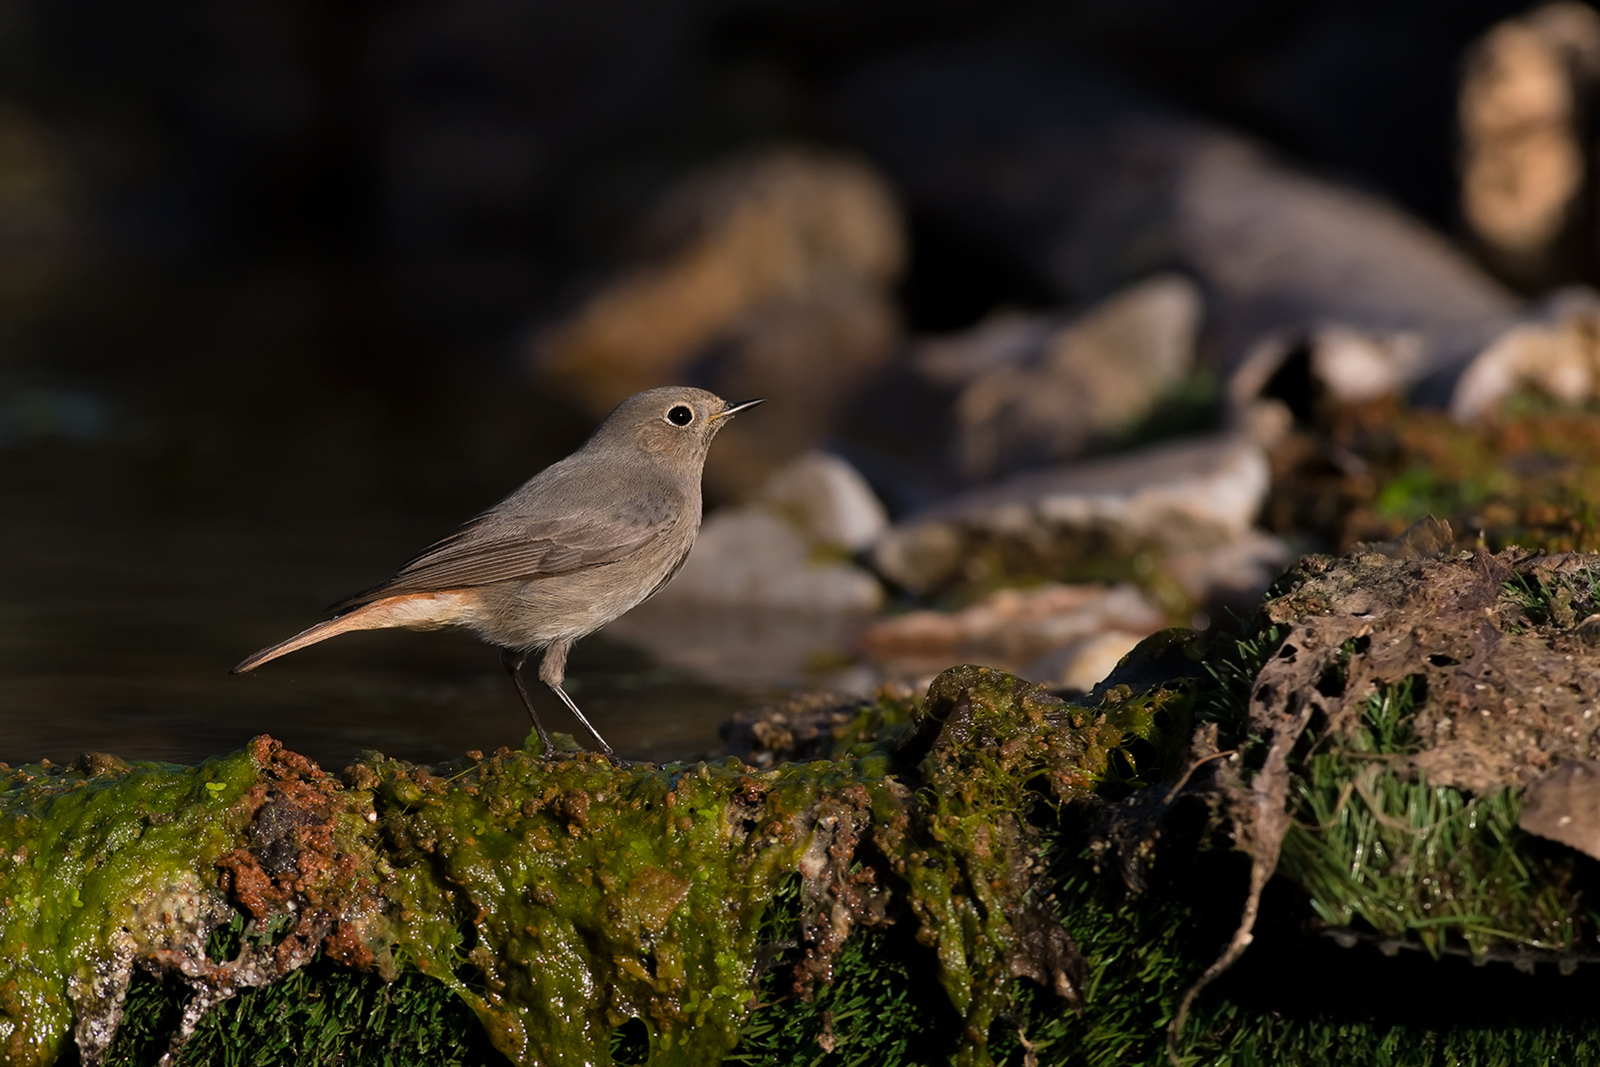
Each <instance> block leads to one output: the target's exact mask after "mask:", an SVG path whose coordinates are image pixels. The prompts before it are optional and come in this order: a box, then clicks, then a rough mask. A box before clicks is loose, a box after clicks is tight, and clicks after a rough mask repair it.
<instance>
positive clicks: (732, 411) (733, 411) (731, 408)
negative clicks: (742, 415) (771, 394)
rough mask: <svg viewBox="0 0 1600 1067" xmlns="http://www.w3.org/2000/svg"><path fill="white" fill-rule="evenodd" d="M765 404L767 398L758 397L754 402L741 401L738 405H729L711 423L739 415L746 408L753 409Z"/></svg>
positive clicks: (713, 417)
mask: <svg viewBox="0 0 1600 1067" xmlns="http://www.w3.org/2000/svg"><path fill="white" fill-rule="evenodd" d="M765 402H766V398H765V397H757V398H756V399H754V400H741V401H739V402H738V403H737V404H729V405H728V406H727V407H725V408H723V409H722V410H721V411H719V412H717V413H716V414H715V415H713V416H711V421H712V422H716V421H717V420H718V419H725V418H727V417H728V416H729V415H737V414H738V413H739V412H741V411H743V410H744V409H745V408H753V407H755V406H756V405H757V404H762V403H765Z"/></svg>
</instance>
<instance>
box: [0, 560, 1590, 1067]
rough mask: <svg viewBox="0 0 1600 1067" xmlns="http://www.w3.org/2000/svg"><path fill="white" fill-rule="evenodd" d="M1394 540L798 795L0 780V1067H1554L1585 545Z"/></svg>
mask: <svg viewBox="0 0 1600 1067" xmlns="http://www.w3.org/2000/svg"><path fill="white" fill-rule="evenodd" d="M1385 551H1387V552H1388V553H1389V554H1387V555H1386V554H1384V552H1375V551H1367V552H1364V553H1359V554H1354V555H1351V556H1348V557H1344V558H1341V559H1332V558H1328V557H1311V558H1308V559H1307V560H1306V561H1304V562H1303V563H1302V564H1301V565H1300V566H1299V567H1297V568H1296V570H1294V571H1293V572H1291V574H1290V575H1288V576H1286V578H1285V579H1284V580H1283V581H1282V582H1281V583H1280V584H1279V586H1278V587H1277V588H1275V589H1274V591H1273V592H1272V593H1271V594H1270V595H1269V597H1268V599H1267V600H1266V602H1265V603H1264V604H1263V606H1262V610H1261V612H1260V614H1259V616H1258V617H1257V618H1256V619H1255V620H1254V621H1252V622H1251V623H1250V624H1249V625H1247V626H1246V627H1245V629H1244V631H1243V632H1242V633H1238V634H1234V635H1232V636H1216V637H1213V638H1211V639H1210V640H1209V641H1208V642H1207V641H1201V640H1200V639H1198V638H1197V637H1196V636H1195V635H1193V634H1189V633H1187V632H1184V631H1168V632H1166V633H1163V634H1160V635H1157V636H1156V637H1154V638H1152V639H1150V640H1149V641H1147V642H1146V643H1145V644H1144V645H1142V646H1141V647H1140V648H1139V649H1138V650H1136V651H1135V653H1133V654H1132V655H1131V656H1130V657H1129V658H1128V659H1127V660H1126V661H1124V663H1123V664H1122V666H1121V667H1119V669H1118V671H1117V672H1115V673H1114V675H1113V677H1112V678H1110V679H1108V681H1107V683H1105V684H1104V685H1103V686H1102V687H1101V688H1100V689H1099V690H1097V692H1096V693H1094V694H1092V695H1091V696H1090V697H1087V698H1082V699H1079V700H1077V701H1076V702H1069V701H1067V700H1063V699H1061V698H1059V697H1056V696H1053V695H1051V694H1050V693H1048V692H1046V691H1044V690H1042V689H1040V688H1039V687H1037V686H1033V685H1030V684H1028V683H1026V682H1023V681H1021V680H1019V679H1016V678H1014V677H1012V676H1009V675H1006V674H1003V673H1001V672H997V671H992V670H988V669H985V668H980V667H961V668H954V669H952V670H951V671H947V672H946V673H945V674H943V675H941V676H940V677H939V678H938V679H937V680H936V681H935V682H934V684H933V686H932V687H931V688H930V690H929V692H928V693H927V694H926V695H925V696H924V697H920V698H918V699H915V700H893V699H888V698H884V699H881V700H879V701H876V702H870V703H865V704H856V705H845V706H835V707H833V708H831V709H830V708H811V709H810V710H809V711H808V712H807V714H814V715H815V716H816V718H815V719H814V721H812V724H811V726H809V727H807V728H805V729H799V728H797V727H796V720H795V718H794V717H793V716H791V717H789V718H786V719H785V720H784V723H783V729H782V730H777V729H774V730H773V731H768V732H767V733H766V736H768V737H769V738H781V737H783V736H788V737H790V738H791V739H796V740H797V743H802V742H803V744H804V745H805V746H807V748H808V750H809V752H810V754H812V755H813V756H816V757H818V758H814V759H811V760H810V761H808V762H803V763H795V762H788V763H785V762H777V761H774V762H773V764H772V765H770V766H768V767H765V768H762V769H757V768H755V767H752V766H750V765H749V764H746V763H743V762H741V761H739V760H737V759H729V760H726V761H723V762H720V763H696V764H674V765H666V766H662V767H636V768H628V769H618V768H613V767H612V766H610V765H609V764H607V763H605V762H603V761H601V760H599V759H596V758H590V757H586V756H577V757H574V758H572V759H569V760H564V761H558V762H546V761H544V760H541V759H538V758H535V757H533V756H531V755H530V754H528V753H524V752H511V751H507V750H502V751H500V752H498V753H495V754H494V755H492V756H490V757H488V758H469V759H463V760H460V761H457V762H455V763H452V764H449V765H446V766H440V767H422V766H417V765H413V764H409V763H405V762H403V761H399V760H392V759H387V758H385V757H382V756H379V755H376V754H369V755H367V756H364V757H362V758H361V759H360V760H358V761H357V762H356V763H355V764H353V765H352V766H351V767H350V768H348V769H347V770H346V771H345V772H344V773H343V774H342V775H340V776H338V777H334V776H330V775H327V774H325V773H323V772H322V771H321V770H320V769H318V768H317V767H315V766H314V765H313V764H311V763H310V762H309V761H307V760H305V759H303V758H302V757H299V756H296V755H294V754H293V753H289V752H286V751H284V750H283V749H282V748H281V746H278V745H277V744H276V743H275V742H272V741H271V740H270V739H266V738H260V739H257V741H256V742H254V743H252V745H251V746H250V747H249V748H247V749H246V750H245V751H242V752H240V753H236V754H234V755H232V756H228V757H223V758H221V759H217V760H212V761H208V762H207V763H205V764H202V765H200V766H198V767H172V766H167V765H158V764H133V765H130V764H126V763H123V762H121V761H119V760H116V759H113V758H110V757H86V758H85V759H83V760H80V761H79V762H78V763H76V764H74V765H72V766H70V767H59V766H30V767H23V768H7V769H3V770H0V786H3V789H0V846H3V848H0V899H3V900H4V902H5V911H4V913H3V915H0V950H3V951H0V1041H4V1045H3V1049H4V1057H5V1061H6V1062H7V1063H16V1064H45V1063H50V1062H54V1061H56V1060H57V1059H58V1058H60V1057H62V1056H68V1057H70V1056H71V1055H72V1054H73V1053H74V1051H75V1052H76V1053H77V1055H78V1056H79V1057H80V1059H81V1060H82V1061H83V1062H90V1063H92V1062H109V1063H118V1064H136V1063H137V1064H143V1063H153V1062H155V1060H156V1059H157V1058H159V1057H160V1056H161V1055H162V1054H163V1053H164V1052H166V1051H168V1049H169V1043H170V1042H171V1041H172V1039H173V1038H177V1044H176V1045H175V1046H172V1049H171V1062H175V1063H193V1064H198V1063H240V1064H246V1063H252V1064H253V1063H269V1062H274V1063H275V1062H285V1061H290V1060H293V1061H296V1062H302V1063H329V1064H331V1063H341V1064H357V1063H360V1064H368V1063H370V1064H379V1063H410V1062H439V1063H461V1064H469V1063H470V1064H488V1063H496V1062H505V1061H506V1060H510V1061H512V1062H519V1063H540V1064H545V1063H578V1062H582V1063H608V1062H615V1063H628V1064H639V1063H653V1064H674V1063H677V1064H714V1063H717V1062H721V1061H724V1060H727V1061H729V1062H741V1063H752V1064H753V1063H761V1064H769V1063H771V1064H776V1063H785V1064H788V1063H792V1064H800V1063H806V1064H846V1063H875V1064H876V1063H882V1064H934V1063H946V1062H952V1061H954V1062H961V1063H983V1062H1006V1063H1017V1064H1025V1063H1039V1064H1049V1063H1059V1064H1111V1063H1118V1064H1122V1063H1160V1062H1164V1061H1166V1060H1167V1057H1168V1055H1169V1040H1170V1043H1171V1045H1170V1054H1171V1055H1173V1056H1176V1057H1177V1059H1178V1060H1179V1061H1180V1062H1196V1063H1197V1062H1239V1063H1284V1062H1308V1061H1315V1060H1317V1059H1319V1058H1320V1059H1327V1058H1328V1057H1329V1056H1330V1055H1332V1052H1331V1050H1334V1049H1337V1050H1338V1054H1339V1058H1340V1059H1341V1061H1342V1062H1351V1063H1359V1062H1371V1063H1375V1064H1379V1063H1381V1064H1401V1063H1406V1064H1409V1063H1417V1064H1430V1065H1431V1064H1435V1063H1440V1062H1444V1063H1452V1062H1461V1063H1466V1062H1507V1063H1513V1062H1529V1061H1532V1060H1536V1059H1540V1058H1544V1059H1547V1060H1549V1059H1551V1058H1558V1059H1561V1060H1563V1061H1567V1062H1579V1061H1581V1060H1582V1058H1583V1057H1584V1056H1585V1055H1592V1052H1593V1050H1595V1049H1600V1026H1594V1025H1591V1024H1589V1023H1588V1022H1586V1021H1584V1020H1585V1019H1587V1017H1588V1013H1587V1012H1580V1011H1579V1010H1578V1009H1577V1007H1575V1006H1577V1005H1581V1004H1583V1003H1585V1002H1592V999H1593V996H1594V994H1595V993H1596V992H1600V989H1596V988H1595V985H1596V980H1595V979H1594V978H1593V977H1590V976H1588V975H1587V973H1586V972H1585V971H1583V970H1580V971H1579V972H1578V973H1577V974H1575V975H1572V976H1571V977H1566V978H1558V977H1557V974H1558V972H1561V971H1567V970H1571V969H1572V968H1573V967H1574V966H1575V965H1577V964H1579V963H1581V962H1583V961H1585V960H1587V959H1588V958H1589V956H1590V952H1589V950H1588V949H1587V947H1586V946H1587V945H1589V944H1592V943H1593V941H1594V938H1595V936H1596V934H1597V933H1600V929H1597V924H1596V922H1595V916H1594V915H1593V914H1592V913H1591V912H1590V910H1589V907H1588V904H1587V901H1588V900H1589V899H1591V898H1592V896H1593V891H1592V890H1593V886H1594V884H1595V873H1596V869H1597V868H1596V861H1595V860H1594V859H1593V858H1591V856H1590V855H1588V854H1587V853H1586V852H1585V851H1583V848H1582V845H1583V841H1584V840H1585V839H1584V838H1582V836H1581V835H1579V836H1577V837H1575V838H1574V841H1572V842H1563V841H1561V840H1559V839H1553V838H1551V837H1547V836H1540V834H1538V833H1534V832H1532V831H1530V830H1529V829H1528V828H1526V825H1525V824H1527V822H1528V820H1527V818H1526V815H1527V810H1528V809H1529V808H1530V807H1533V806H1534V805H1533V803H1532V800H1533V798H1537V797H1538V796H1539V791H1540V790H1541V789H1542V788H1544V787H1546V786H1548V785H1549V784H1550V783H1551V782H1553V781H1556V780H1557V779H1558V778H1559V779H1560V780H1559V783H1558V784H1559V789H1556V790H1555V791H1554V792H1552V793H1551V794H1550V796H1548V797H1546V798H1544V799H1543V800H1542V801H1540V804H1541V805H1542V806H1543V807H1544V808H1547V809H1548V812H1547V814H1551V813H1553V814H1552V817H1551V818H1550V819H1549V820H1548V821H1549V822H1551V823H1554V824H1561V819H1562V817H1563V816H1562V815H1561V814H1560V813H1559V812H1560V811H1561V810H1567V809H1561V805H1562V804H1566V805H1567V807H1568V809H1571V810H1569V811H1567V816H1566V817H1567V822H1566V823H1565V824H1562V825H1567V826H1571V825H1573V823H1574V820H1575V818H1576V815H1577V814H1581V811H1580V810H1579V809H1581V808H1582V803H1583V797H1584V795H1585V794H1584V789H1585V783H1586V781H1587V780H1586V779H1583V778H1582V777H1581V776H1579V777H1577V778H1574V777H1573V775H1572V773H1571V772H1570V768H1571V767H1573V766H1578V765H1583V764H1585V763H1586V762H1587V761H1588V760H1590V759H1591V758H1592V757H1593V756H1594V755H1595V754H1594V753H1593V752H1592V751H1591V749H1590V746H1591V745H1593V744H1594V743H1595V742H1596V736H1595V729H1596V727H1587V728H1585V729H1579V726H1582V725H1583V724H1586V723H1589V722H1592V721H1593V719H1592V717H1590V718H1585V717H1584V716H1583V709H1584V708H1587V707H1592V706H1593V704H1591V703H1589V701H1590V697H1591V692H1590V690H1591V688H1593V686H1594V684H1595V683H1592V682H1591V681H1589V680H1588V676H1589V675H1592V674H1593V673H1594V671H1593V667H1594V665H1595V664H1594V662H1593V659H1594V653H1592V652H1590V651H1589V650H1590V648H1591V644H1590V636H1589V629H1591V628H1593V627H1594V626H1595V625H1596V624H1595V623H1594V622H1593V621H1592V620H1591V616H1593V615H1596V614H1600V600H1597V590H1600V559H1596V558H1595V557H1559V558H1557V557H1536V556H1531V555H1528V554H1525V553H1517V552H1508V553H1502V554H1500V555H1494V556H1491V555H1489V554H1488V553H1486V552H1479V553H1477V554H1464V555H1448V554H1446V555H1443V556H1439V555H1436V554H1433V553H1432V552H1427V553H1423V552H1419V551H1418V550H1417V549H1416V543H1415V542H1412V543H1410V547H1409V548H1408V547H1407V545H1406V544H1400V545H1397V546H1386V548H1385ZM1567 657H1571V658H1570V659H1569V658H1567ZM1485 671H1488V672H1489V673H1488V674H1485V673H1484V672H1485ZM1530 671H1537V672H1543V673H1542V674H1540V677H1541V678H1545V679H1546V680H1547V681H1548V682H1549V683H1550V684H1553V685H1555V686H1556V688H1555V689H1552V690H1550V691H1549V693H1550V695H1549V697H1548V699H1545V700H1542V701H1536V700H1522V702H1521V703H1517V704H1516V705H1515V707H1514V708H1512V707H1508V706H1507V704H1506V700H1507V698H1508V697H1512V696H1516V695H1519V694H1520V695H1522V696H1526V695H1527V694H1528V693H1531V691H1532V686H1533V685H1537V684H1544V683H1541V682H1528V681H1527V678H1531V677H1532V675H1527V678H1525V676H1524V675H1525V672H1530ZM1474 672H1477V673H1474ZM1485 678H1488V679H1489V680H1488V681H1485V680H1484V679H1485ZM1495 678H1503V679H1504V682H1503V684H1499V683H1496V682H1495V681H1494V679H1495ZM1478 686H1483V688H1481V689H1480V688H1477V687H1478ZM1593 695H1600V694H1593ZM1463 700H1464V701H1466V702H1467V703H1466V704H1463V703H1462V701H1463ZM1486 711H1487V712H1488V713H1489V714H1487V715H1485V714H1484V712H1486ZM1569 712H1570V714H1569ZM1446 719H1448V720H1449V721H1450V723H1451V725H1450V727H1449V728H1446V727H1445V725H1444V723H1445V721H1446ZM746 725H747V726H749V725H750V724H748V723H747V724H746ZM785 731H787V732H786V733H785ZM1519 731H1520V732H1519ZM760 732H761V731H756V730H754V729H753V727H752V728H751V729H749V730H747V731H746V733H747V734H749V735H750V736H755V735H756V734H758V733H760ZM1507 734H1511V735H1513V736H1515V737H1517V738H1519V739H1520V740H1519V741H1518V742H1517V744H1515V745H1510V744H1507V743H1505V742H1503V741H1502V742H1500V743H1499V744H1498V745H1496V744H1495V743H1494V740H1493V739H1494V738H1495V737H1504V736H1505V735H1507ZM1491 749H1492V751H1491ZM1474 753H1476V755H1474ZM766 755H767V756H768V757H774V756H776V757H778V759H781V756H782V753H781V752H778V751H776V750H768V751H767V753H766ZM1562 768H1568V770H1567V771H1562ZM1558 772H1560V774H1558ZM1561 774H1564V775H1565V777H1561ZM1597 810H1600V808H1597ZM1577 822H1578V823H1579V824H1580V829H1581V828H1582V826H1581V823H1582V820H1581V819H1579V820H1577ZM1574 845H1576V846H1577V847H1574ZM1246 901H1250V902H1251V905H1252V906H1251V909H1250V910H1251V916H1250V922H1248V923H1246V924H1243V926H1241V924H1240V922H1239V919H1240V909H1241V905H1242V904H1243V903H1244V902H1246ZM1256 905H1259V908H1257V907H1256ZM1240 929H1243V930H1244V931H1245V933H1246V934H1249V935H1251V936H1253V937H1254V946H1253V947H1252V948H1251V949H1250V951H1249V952H1244V953H1242V954H1241V953H1232V954H1231V955H1228V956H1226V957H1225V962H1228V963H1233V962H1234V958H1233V957H1237V962H1236V965H1235V966H1234V967H1233V970H1232V971H1231V972H1230V973H1226V974H1221V972H1222V971H1223V970H1226V968H1225V967H1218V966H1216V962H1217V960H1218V958H1219V956H1224V955H1225V953H1226V950H1227V948H1228V946H1229V945H1230V943H1234V942H1237V941H1238V938H1239V930H1240ZM1339 945H1355V946H1356V947H1355V948H1353V949H1345V948H1340V947H1338V946H1339ZM1378 949H1382V950H1383V951H1382V952H1380V951H1378ZM1407 950H1414V951H1407ZM1384 953H1398V956H1397V957H1395V958H1390V956H1388V955H1385V954H1384ZM1500 959H1507V960H1511V961H1512V962H1514V963H1516V964H1517V965H1519V966H1521V967H1523V968H1524V969H1528V968H1536V969H1538V970H1539V971H1540V972H1541V973H1542V974H1543V975H1544V976H1543V977H1537V978H1534V979H1527V978H1524V977H1523V976H1522V975H1520V974H1518V973H1516V971H1514V970H1513V969H1512V968H1510V967H1502V966H1489V967H1483V968H1474V967H1471V966H1465V967H1464V969H1463V966H1461V965H1465V964H1466V963H1467V962H1468V961H1469V960H1471V961H1476V962H1493V961H1496V960H1500ZM1457 960H1459V964H1461V965H1458V963H1457V962H1453V961H1457ZM1547 962H1548V963H1550V964H1554V965H1555V966H1548V967H1547V966H1545V964H1546V963H1547ZM1212 972H1216V974H1220V975H1221V976H1220V977H1217V979H1216V981H1214V982H1212V983H1211V984H1210V985H1209V986H1207V987H1206V988H1205V990H1204V992H1203V993H1198V992H1197V991H1198V990H1199V989H1200V980H1201V979H1202V976H1204V975H1208V974H1212ZM1517 983H1534V985H1518V984H1517ZM1551 983H1556V984H1554V985H1552V984H1551ZM1535 986H1537V989H1538V993H1537V995H1534V994H1532V993H1530V992H1529V990H1531V989H1533V988H1535ZM1354 989H1372V990H1388V991H1390V992H1391V994H1392V996H1393V997H1394V998H1396V999H1395V1000H1394V1001H1393V1002H1388V1001H1385V1000H1383V999H1382V998H1381V997H1368V998H1363V997H1358V996H1353V995H1351V994H1350V992H1349V991H1350V990H1354ZM1406 997H1409V998H1410V1000H1409V1001H1406V999H1405V998H1406ZM1486 999H1487V1000H1489V1001H1492V1003H1493V1005H1494V1007H1493V1009H1492V1010H1488V1009H1485V1008H1484V1007H1483V1006H1482V1005H1483V1003H1484V1002H1485V1000H1486ZM1402 1002H1405V1003H1410V1004H1412V1006H1413V1008H1414V1010H1412V1011H1410V1012H1409V1013H1408V1011H1407V1010H1404V1009H1403V1003H1402ZM1186 1009H1187V1017H1185V1010H1186ZM1175 1019H1180V1020H1181V1025H1177V1026H1174V1025H1173V1021H1174V1020H1175ZM474 1020H475V1022H474Z"/></svg>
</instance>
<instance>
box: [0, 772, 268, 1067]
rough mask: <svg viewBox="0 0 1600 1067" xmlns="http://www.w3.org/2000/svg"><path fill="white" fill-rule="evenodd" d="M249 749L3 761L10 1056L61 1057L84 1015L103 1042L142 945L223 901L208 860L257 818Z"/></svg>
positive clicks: (34, 1060)
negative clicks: (176, 760) (207, 755)
mask: <svg viewBox="0 0 1600 1067" xmlns="http://www.w3.org/2000/svg"><path fill="white" fill-rule="evenodd" d="M257 771H258V767H257V765H256V763H255V762H254V760H253V759H252V758H251V756H250V754H249V753H244V752H241V753H235V754H234V755H232V756H227V757H223V758H220V759H213V760H208V761H207V762H205V763H202V764H200V765H199V766H198V767H175V766H171V765H167V764H159V763H136V764H127V763H123V762H122V761H120V760H116V759H113V758H109V757H98V756H91V757H86V758H85V759H83V760H80V761H78V762H77V763H74V764H73V765H71V766H70V767H60V766H52V765H33V766H26V767H18V768H14V769H7V770H4V771H0V905H3V908H0V1055H3V1057H4V1059H5V1062H7V1063H9V1064H13V1065H16V1067H31V1065H34V1064H39V1065H44V1064H48V1063H51V1062H53V1061H54V1060H55V1058H56V1057H57V1056H58V1055H59V1054H60V1052H61V1050H62V1048H63V1046H64V1043H65V1041H66V1039H67V1034H68V1032H69V1030H71V1028H72V1027H73V1025H74V1022H75V1021H76V1023H77V1026H78V1042H79V1045H80V1047H81V1046H85V1045H87V1046H89V1047H90V1048H95V1047H101V1048H103V1047H104V1043H105V1042H106V1041H108V1040H109V1037H110V1034H109V1033H108V1032H104V1031H103V1029H101V1028H104V1027H106V1026H109V1027H110V1028H111V1029H114V1028H115V1024H116V1017H115V1013H114V1008H115V1003H116V1001H117V999H118V996H117V994H118V993H119V992H120V990H119V988H118V986H119V982H126V975H127V970H128V965H129V961H130V960H131V958H132V956H133V955H134V954H138V953H144V952H151V951H155V950H158V949H160V948H163V947H167V946H166V945H165V944H164V943H163V942H162V939H161V935H160V933H159V932H158V931H159V930H160V929H161V928H162V927H163V926H164V925H166V924H163V923H161V921H160V913H161V912H162V911H167V912H169V913H171V914H172V915H173V917H174V918H175V919H176V920H177V923H178V924H181V923H182V922H183V921H185V920H188V921H194V920H201V921H203V919H204V918H205V917H210V916H212V915H214V914H216V913H218V912H219V911H226V902H225V900H224V898H223V896H222V894H221V891H220V889H219V888H218V886H217V882H216V878H215V877H214V876H212V871H213V869H214V868H215V866H216V864H217V862H218V861H219V860H220V859H221V857H222V856H223V855H224V854H225V853H227V852H228V851H229V850H231V849H232V848H233V847H234V846H235V843H236V840H237V838H238V836H239V834H240V833H241V832H242V831H243V829H244V827H245V825H246V824H247V823H248V822H249V819H250V816H251V812H250V810H249V806H248V805H247V804H243V803H241V800H242V798H243V797H244V795H245V793H246V791H247V790H248V789H249V788H250V787H251V786H252V785H254V784H255V781H256V776H257Z"/></svg>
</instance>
